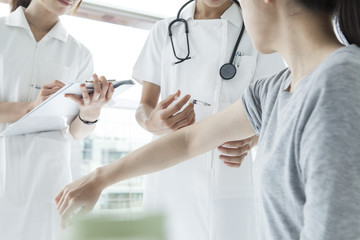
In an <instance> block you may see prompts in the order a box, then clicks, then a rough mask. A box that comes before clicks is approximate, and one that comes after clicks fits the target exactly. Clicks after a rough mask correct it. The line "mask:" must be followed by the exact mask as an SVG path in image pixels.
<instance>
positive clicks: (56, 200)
mask: <svg viewBox="0 0 360 240" xmlns="http://www.w3.org/2000/svg"><path fill="white" fill-rule="evenodd" d="M63 194H64V191H61V192H60V193H59V194H58V195H57V196H56V197H55V203H56V206H57V205H58V203H59V201H60V199H61V197H62V195H63Z"/></svg>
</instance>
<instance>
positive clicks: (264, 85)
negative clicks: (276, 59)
mask: <svg viewBox="0 0 360 240" xmlns="http://www.w3.org/2000/svg"><path fill="white" fill-rule="evenodd" d="M289 77H290V70H289V69H288V68H285V69H283V70H282V71H280V72H278V73H276V74H273V75H272V76H269V77H266V78H261V79H258V80H256V81H255V82H254V83H252V84H251V86H252V87H256V88H259V89H263V91H274V90H279V89H281V88H282V87H284V84H286V81H287V80H289Z"/></svg>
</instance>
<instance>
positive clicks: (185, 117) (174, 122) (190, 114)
mask: <svg viewBox="0 0 360 240" xmlns="http://www.w3.org/2000/svg"><path fill="white" fill-rule="evenodd" d="M194 120H195V111H194V104H192V103H190V104H189V105H188V106H187V107H186V108H185V109H184V111H182V112H180V113H178V114H176V115H175V116H174V117H172V118H170V121H169V125H170V126H169V128H170V129H172V130H177V129H179V128H182V127H185V126H187V125H190V124H192V123H193V122H194Z"/></svg>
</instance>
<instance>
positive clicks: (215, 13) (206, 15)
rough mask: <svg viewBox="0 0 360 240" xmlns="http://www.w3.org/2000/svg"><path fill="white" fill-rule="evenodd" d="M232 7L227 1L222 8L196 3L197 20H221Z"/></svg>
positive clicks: (201, 2)
mask: <svg viewBox="0 0 360 240" xmlns="http://www.w3.org/2000/svg"><path fill="white" fill-rule="evenodd" d="M231 5H232V2H231V1H227V2H226V3H224V4H223V5H221V6H218V7H211V6H208V5H207V4H206V3H204V2H203V1H196V7H195V16H194V18H195V19H219V18H220V17H221V16H222V15H223V13H224V12H225V11H226V10H227V9H228V8H229V7H230V6H231Z"/></svg>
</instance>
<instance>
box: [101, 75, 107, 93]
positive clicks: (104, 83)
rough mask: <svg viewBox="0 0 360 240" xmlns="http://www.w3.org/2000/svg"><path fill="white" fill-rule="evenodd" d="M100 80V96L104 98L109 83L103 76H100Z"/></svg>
mask: <svg viewBox="0 0 360 240" xmlns="http://www.w3.org/2000/svg"><path fill="white" fill-rule="evenodd" d="M100 81H101V98H105V97H106V93H107V91H108V89H109V83H108V81H107V80H106V78H105V77H104V76H101V77H100Z"/></svg>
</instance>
